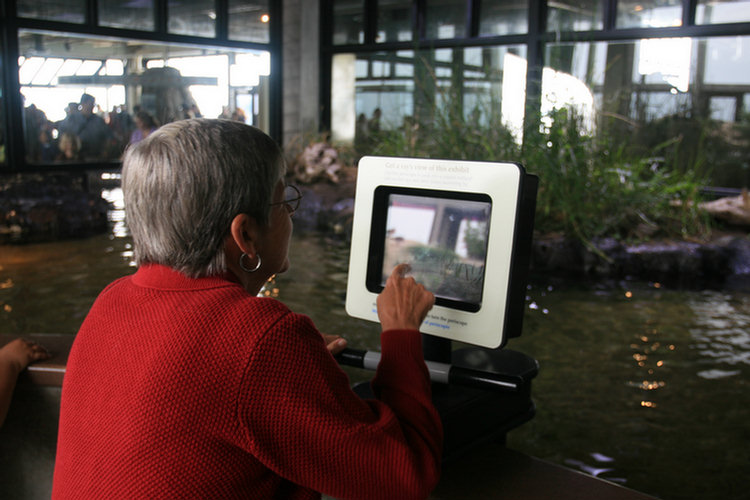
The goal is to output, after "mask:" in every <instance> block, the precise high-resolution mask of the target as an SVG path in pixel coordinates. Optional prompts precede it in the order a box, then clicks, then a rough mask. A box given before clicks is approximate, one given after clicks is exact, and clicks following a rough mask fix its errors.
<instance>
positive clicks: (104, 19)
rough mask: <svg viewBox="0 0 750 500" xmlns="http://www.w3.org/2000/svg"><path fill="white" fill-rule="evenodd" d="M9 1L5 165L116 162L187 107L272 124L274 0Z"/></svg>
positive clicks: (2, 110) (0, 137) (0, 110)
mask: <svg viewBox="0 0 750 500" xmlns="http://www.w3.org/2000/svg"><path fill="white" fill-rule="evenodd" d="M10 1H11V2H15V3H16V9H15V10H16V13H17V16H16V18H14V19H12V21H13V22H12V25H13V26H14V27H13V28H12V30H11V31H12V33H11V35H10V36H16V37H17V41H18V44H17V47H18V50H17V52H14V53H12V54H11V58H12V59H14V58H15V57H17V64H18V66H17V71H18V83H19V86H18V88H17V89H13V90H12V94H13V95H11V96H10V99H9V98H8V97H9V96H8V95H7V91H8V89H0V90H6V93H4V94H0V96H1V99H2V101H1V103H2V106H1V107H0V118H2V114H6V113H7V114H8V116H6V117H5V118H4V119H3V120H2V123H3V125H5V126H7V125H8V124H9V123H12V124H13V126H11V128H10V129H8V130H6V132H7V134H0V141H2V142H3V143H4V142H5V141H8V140H10V145H12V146H14V147H13V148H10V149H9V151H10V152H11V155H12V156H13V158H9V159H8V162H10V163H8V162H6V165H9V166H11V167H13V168H16V169H17V168H22V167H23V165H27V166H32V165H33V166H48V165H57V164H70V165H74V164H82V165H83V164H87V163H109V162H116V161H118V160H119V158H120V157H121V154H122V152H123V150H124V148H125V147H126V146H127V145H128V144H130V143H132V142H133V141H137V140H140V139H141V138H142V137H145V136H146V135H147V134H148V133H150V131H151V130H153V129H154V128H155V127H158V126H159V125H161V124H164V123H168V122H170V121H173V120H178V119H182V118H186V117H193V116H205V117H212V118H215V117H223V118H231V119H236V120H241V121H244V122H246V123H249V124H253V125H256V126H258V127H260V128H262V129H264V130H266V131H268V132H271V130H269V129H270V119H271V118H270V116H269V110H270V108H269V107H268V103H269V101H270V97H269V93H270V92H271V88H272V85H271V84H270V68H271V46H270V40H271V36H270V32H271V30H270V26H271V24H272V22H271V21H272V20H271V10H270V9H271V5H270V2H269V0H255V1H251V0H227V1H226V2H217V1H215V0H175V1H172V0H169V1H166V0H139V1H138V2H132V1H127V0H75V1H60V0H42V1H36V0H34V1H29V0H10ZM218 9H221V10H218ZM11 12H12V9H11ZM164 14H166V16H165V15H164ZM91 18H94V19H91ZM220 21H221V22H220ZM63 23H64V24H63ZM277 23H278V20H277ZM75 24H80V25H81V26H80V28H78V27H76V26H75ZM220 25H221V26H223V28H221V27H220ZM63 28H64V29H63ZM123 29H126V30H128V31H127V35H128V37H127V38H126V37H118V36H116V35H117V34H118V33H121V32H122V30H123ZM103 31H106V33H107V36H102V34H101V33H102V32H103ZM157 35H158V36H157ZM134 36H135V37H139V38H133V37H134ZM154 38H158V39H159V40H158V41H157V40H154ZM198 38H203V39H206V43H200V42H199V43H196V41H195V40H196V39H198ZM209 41H210V44H209ZM2 53H3V56H4V57H5V55H6V54H8V51H7V47H4V48H3V51H2ZM4 71H15V65H14V66H13V67H11V68H9V67H7V66H6V67H5V68H4ZM7 81H14V78H11V79H3V82H7ZM16 123H17V124H18V126H17V127H15V124H16ZM2 156H3V158H0V159H2V160H5V159H6V158H5V156H6V150H5V148H4V147H3V149H2Z"/></svg>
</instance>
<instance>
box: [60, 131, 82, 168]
mask: <svg viewBox="0 0 750 500" xmlns="http://www.w3.org/2000/svg"><path fill="white" fill-rule="evenodd" d="M57 148H58V149H59V150H60V151H59V152H58V154H57V158H56V160H57V161H71V162H75V161H80V160H82V157H81V140H80V139H79V138H78V136H77V135H75V134H73V133H70V132H64V133H63V134H62V135H60V138H59V139H58V140H57Z"/></svg>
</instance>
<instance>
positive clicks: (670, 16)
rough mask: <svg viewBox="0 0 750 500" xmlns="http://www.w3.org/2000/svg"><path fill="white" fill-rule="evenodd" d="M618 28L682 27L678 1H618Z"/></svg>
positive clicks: (680, 8) (680, 7)
mask: <svg viewBox="0 0 750 500" xmlns="http://www.w3.org/2000/svg"><path fill="white" fill-rule="evenodd" d="M616 25H617V27H618V28H659V27H664V26H681V25H682V4H681V2H680V0H645V1H642V0H619V1H618V2H617V22H616Z"/></svg>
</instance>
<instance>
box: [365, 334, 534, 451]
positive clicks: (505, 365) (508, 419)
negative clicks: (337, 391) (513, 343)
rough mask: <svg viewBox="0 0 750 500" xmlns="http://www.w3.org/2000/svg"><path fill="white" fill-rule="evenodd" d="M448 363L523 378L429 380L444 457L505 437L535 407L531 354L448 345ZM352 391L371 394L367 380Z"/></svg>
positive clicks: (526, 418)
mask: <svg viewBox="0 0 750 500" xmlns="http://www.w3.org/2000/svg"><path fill="white" fill-rule="evenodd" d="M441 361H442V360H441ZM452 364H453V365H454V366H459V367H463V368H470V369H473V370H481V371H483V372H492V373H498V374H502V375H511V376H515V377H519V378H520V379H521V380H522V381H523V383H522V384H521V386H520V388H519V390H517V391H513V392H511V391H508V392H504V391H492V390H483V389H476V388H473V387H463V386H459V385H455V384H441V383H433V384H432V401H433V403H434V405H435V408H436V409H437V411H438V413H439V414H440V418H441V421H442V423H443V433H444V445H443V461H444V462H447V461H449V460H451V459H453V458H455V457H457V456H460V455H461V454H463V453H465V452H467V451H470V450H471V449H472V448H474V447H476V446H479V445H482V444H485V443H487V442H501V443H502V442H504V441H505V435H506V433H508V432H509V431H510V430H512V429H514V428H516V427H518V426H520V425H522V424H523V423H525V422H527V421H529V420H531V419H532V418H533V417H534V414H535V412H536V407H535V406H534V402H533V401H532V400H531V380H532V379H533V378H534V377H535V376H536V375H537V373H538V371H539V365H538V363H537V361H536V360H535V359H533V358H531V357H529V356H527V355H526V354H523V353H521V352H518V351H513V350H509V349H501V350H499V351H491V350H487V349H482V348H464V349H458V350H456V351H453V353H452ZM354 391H355V392H356V393H357V394H359V395H360V396H361V397H363V398H368V397H373V395H372V391H371V389H370V384H369V382H362V383H360V384H357V385H355V387H354Z"/></svg>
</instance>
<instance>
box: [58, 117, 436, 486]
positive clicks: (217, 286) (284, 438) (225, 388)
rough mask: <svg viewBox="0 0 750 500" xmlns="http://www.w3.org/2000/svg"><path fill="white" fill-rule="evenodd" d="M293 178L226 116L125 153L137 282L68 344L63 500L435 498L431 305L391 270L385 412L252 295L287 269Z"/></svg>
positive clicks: (385, 311) (285, 316)
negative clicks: (424, 327)
mask: <svg viewBox="0 0 750 500" xmlns="http://www.w3.org/2000/svg"><path fill="white" fill-rule="evenodd" d="M285 172H286V165H285V162H284V158H283V154H282V151H281V149H280V148H279V147H278V145H277V144H276V143H275V142H273V140H272V139H271V138H270V137H268V136H267V135H266V134H264V133H263V132H261V131H260V130H258V129H256V128H254V127H251V126H248V125H245V124H242V123H239V122H235V121H231V120H206V119H196V120H183V121H178V122H173V123H170V124H167V125H164V126H162V127H161V128H159V129H158V130H157V131H156V132H154V133H152V134H151V135H150V136H148V137H147V138H146V139H144V140H143V141H141V142H139V143H138V144H136V145H134V146H131V147H129V148H128V149H127V151H126V152H125V156H124V159H123V167H122V189H123V193H124V201H125V210H126V217H127V220H128V226H129V228H130V232H131V235H132V238H133V248H134V253H135V260H136V264H137V265H138V269H137V270H136V272H135V274H133V275H131V276H127V277H124V278H121V279H119V280H117V281H115V282H114V283H112V284H111V285H109V286H108V287H107V288H106V289H105V290H104V291H103V292H102V293H101V294H100V295H99V297H98V298H97V300H96V302H95V303H94V305H93V306H92V308H91V310H90V311H89V314H88V316H87V317H86V319H85V320H84V322H83V324H82V326H81V329H80V331H79V332H78V334H77V336H76V338H75V341H74V343H73V347H72V349H71V352H70V356H69V358H68V364H67V371H66V374H65V380H64V382H63V389H62V401H61V412H60V425H59V433H58V444H57V457H56V459H55V473H54V481H53V491H52V498H53V499H55V500H64V499H76V500H77V499H80V498H169V499H192V498H216V499H222V500H227V499H239V498H254V499H260V500H262V499H271V498H279V499H281V498H284V499H315V498H320V497H321V493H320V492H322V493H325V494H326V495H330V496H333V497H336V498H370V499H389V500H390V499H395V498H397V499H412V498H426V497H427V495H428V494H429V492H430V491H431V489H432V488H433V487H434V486H435V484H436V482H437V480H438V476H439V470H440V461H441V449H442V428H441V423H440V417H439V415H438V413H437V411H436V410H435V408H434V406H433V404H432V400H431V395H430V379H429V374H428V372H427V368H426V366H425V363H424V359H423V356H422V340H421V335H420V333H419V331H418V328H419V326H420V325H421V323H422V321H423V320H424V318H425V316H426V314H427V312H428V311H429V309H430V308H431V307H432V305H433V303H434V300H435V298H434V296H433V295H432V293H430V292H428V291H426V290H425V289H424V287H422V286H421V285H418V284H417V283H416V282H415V281H414V279H413V278H405V277H404V273H405V272H406V266H399V267H397V268H396V269H395V270H394V272H393V274H392V275H391V277H390V278H389V279H388V282H387V283H386V286H385V289H384V290H383V292H382V293H381V294H380V295H379V296H378V298H377V310H378V315H379V318H380V322H381V326H382V329H383V331H382V333H381V347H382V348H381V361H380V364H379V366H378V368H377V371H376V374H375V378H374V380H373V382H372V385H373V389H374V394H376V395H377V399H372V400H363V399H361V398H359V397H358V396H357V395H356V394H355V393H354V392H353V391H352V389H351V387H350V385H349V379H348V377H347V376H346V374H345V373H344V372H343V371H342V370H341V368H340V367H339V365H338V363H337V362H336V360H335V359H334V357H333V355H332V354H334V353H336V352H339V351H340V350H342V349H343V347H344V345H345V342H344V341H343V340H342V339H339V338H337V337H335V336H328V335H324V334H322V333H320V332H319V331H318V330H317V329H316V328H315V326H314V325H313V323H312V321H311V319H310V318H308V317H307V316H304V315H301V314H296V313H294V312H292V311H290V310H289V309H288V308H287V307H286V306H285V305H284V304H283V303H281V302H279V301H278V300H276V299H273V298H269V297H259V293H260V290H261V288H262V287H263V286H264V285H265V284H266V283H267V282H268V280H269V279H270V278H271V277H272V276H274V275H275V274H277V273H283V272H285V271H287V269H289V266H290V261H289V254H288V251H289V245H290V243H291V235H292V214H293V213H294V212H295V210H296V209H297V207H298V205H299V202H300V199H301V196H300V195H299V191H298V190H297V189H296V188H293V187H291V186H285V184H284V180H283V179H284V176H285ZM304 265H310V264H309V263H308V262H305V263H304ZM323 292H324V291H322V290H319V291H318V293H323Z"/></svg>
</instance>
